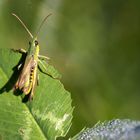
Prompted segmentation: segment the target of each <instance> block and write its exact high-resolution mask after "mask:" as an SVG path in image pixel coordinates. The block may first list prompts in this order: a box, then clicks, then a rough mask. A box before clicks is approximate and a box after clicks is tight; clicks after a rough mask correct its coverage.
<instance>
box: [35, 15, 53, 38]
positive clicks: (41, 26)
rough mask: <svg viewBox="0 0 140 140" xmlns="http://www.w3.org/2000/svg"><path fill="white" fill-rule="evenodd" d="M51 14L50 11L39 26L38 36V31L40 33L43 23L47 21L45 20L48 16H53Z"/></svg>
mask: <svg viewBox="0 0 140 140" xmlns="http://www.w3.org/2000/svg"><path fill="white" fill-rule="evenodd" d="M51 15H52V13H50V14H49V15H47V16H46V17H45V18H44V19H43V21H42V22H41V24H40V26H39V28H38V30H37V32H36V36H37V35H38V33H39V31H40V29H41V27H42V25H43V24H44V22H45V21H46V20H47V18H48V17H49V16H51Z"/></svg>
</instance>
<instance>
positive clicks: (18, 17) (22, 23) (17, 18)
mask: <svg viewBox="0 0 140 140" xmlns="http://www.w3.org/2000/svg"><path fill="white" fill-rule="evenodd" d="M12 15H13V16H15V17H16V18H17V19H18V21H19V22H20V23H21V24H22V26H23V27H24V29H25V30H26V31H27V33H28V34H29V35H30V37H31V38H33V35H32V34H31V32H30V31H29V29H28V28H27V27H26V25H25V24H24V23H23V21H22V20H21V19H20V18H19V17H18V16H17V15H16V14H14V13H12Z"/></svg>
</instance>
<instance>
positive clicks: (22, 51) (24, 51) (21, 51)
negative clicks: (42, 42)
mask: <svg viewBox="0 0 140 140" xmlns="http://www.w3.org/2000/svg"><path fill="white" fill-rule="evenodd" d="M11 50H12V51H14V52H18V53H21V54H26V53H27V51H26V50H24V49H11Z"/></svg>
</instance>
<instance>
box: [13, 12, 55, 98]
mask: <svg viewBox="0 0 140 140" xmlns="http://www.w3.org/2000/svg"><path fill="white" fill-rule="evenodd" d="M12 15H13V16H15V17H16V18H17V19H18V20H19V22H20V23H21V24H22V26H23V27H24V28H25V30H26V31H27V32H28V34H29V35H30V37H31V38H32V42H29V48H28V50H27V52H26V51H25V50H24V49H18V50H15V49H14V51H16V52H19V53H26V59H25V62H24V63H23V64H20V65H19V66H18V68H20V67H21V66H22V65H23V69H22V70H21V73H20V75H19V77H18V79H17V82H16V84H15V86H14V91H16V90H21V91H22V92H23V93H24V94H25V95H29V100H31V99H33V95H34V89H35V84H36V81H37V67H38V63H40V64H42V66H43V67H44V68H45V66H44V65H43V63H42V62H41V61H40V59H49V58H48V57H46V56H42V55H39V48H40V47H39V44H38V40H37V37H33V35H32V34H31V32H30V31H29V29H28V28H27V27H26V25H25V24H24V23H23V21H22V20H21V19H20V18H19V17H18V16H17V15H16V14H14V13H12ZM50 15H51V14H49V15H48V16H46V17H45V18H44V20H43V21H42V22H41V25H40V26H39V29H38V31H37V34H38V32H39V30H40V28H41V26H42V25H43V23H44V22H45V21H46V19H47V18H48V17H49V16H50ZM36 36H37V35H36ZM48 75H50V74H48ZM50 76H51V77H53V76H52V75H50Z"/></svg>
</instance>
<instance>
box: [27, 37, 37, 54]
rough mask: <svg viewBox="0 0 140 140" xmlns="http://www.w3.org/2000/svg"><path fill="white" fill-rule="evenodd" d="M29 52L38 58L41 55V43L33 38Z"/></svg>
mask: <svg viewBox="0 0 140 140" xmlns="http://www.w3.org/2000/svg"><path fill="white" fill-rule="evenodd" d="M29 45H30V47H29V52H30V54H34V57H37V56H38V54H39V43H38V40H37V38H33V39H32V41H31V42H29Z"/></svg>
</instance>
